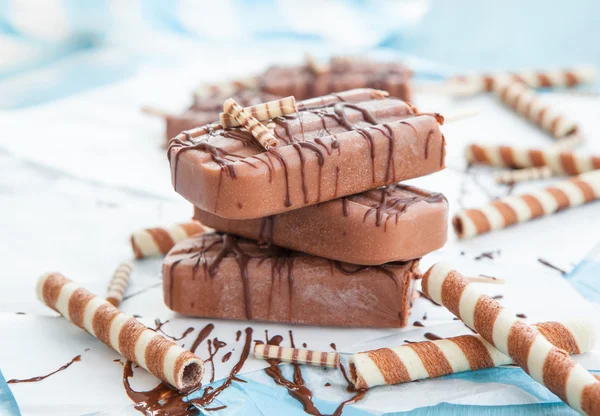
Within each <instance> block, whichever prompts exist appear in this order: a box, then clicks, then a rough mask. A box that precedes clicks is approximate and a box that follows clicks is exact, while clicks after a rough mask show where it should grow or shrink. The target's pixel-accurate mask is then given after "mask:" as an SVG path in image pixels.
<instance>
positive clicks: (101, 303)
mask: <svg viewBox="0 0 600 416" xmlns="http://www.w3.org/2000/svg"><path fill="white" fill-rule="evenodd" d="M36 292H37V296H38V299H40V300H41V301H42V302H44V303H45V304H46V305H47V306H49V307H50V308H52V309H54V310H55V311H56V312H58V313H59V314H61V315H62V316H63V317H65V318H67V319H68V320H69V321H71V323H73V324H75V325H76V326H78V327H79V328H81V329H83V330H85V331H87V332H88V333H90V334H91V335H93V336H94V337H96V338H98V339H99V340H100V341H102V342H103V343H105V344H106V345H108V346H109V347H111V348H113V349H114V350H115V351H117V352H118V353H119V354H121V355H122V356H123V357H125V358H126V359H128V360H130V361H133V362H134V363H136V364H137V365H139V366H140V367H143V368H145V369H146V370H148V371H149V372H150V373H152V374H154V375H155V376H156V377H158V378H159V379H161V380H163V381H164V382H166V383H168V384H170V385H171V386H173V387H175V388H177V389H178V390H180V391H183V392H189V391H192V390H195V389H197V388H198V387H200V384H201V381H202V376H203V374H204V362H203V361H202V360H201V359H200V358H198V357H196V356H195V355H194V354H192V353H191V352H189V351H187V350H184V349H183V348H181V347H179V346H177V344H175V343H174V342H171V341H169V340H167V339H165V338H164V337H163V336H161V335H159V334H157V333H156V331H154V330H152V329H150V328H148V327H146V326H145V325H143V324H141V323H140V322H138V320H137V319H135V318H133V317H131V316H128V315H125V314H124V313H122V312H120V311H119V310H118V309H117V308H115V307H114V306H113V305H112V304H110V303H109V302H108V301H107V300H105V299H102V298H101V297H99V296H95V295H93V294H91V293H90V292H88V291H87V290H85V289H83V288H82V287H79V286H78V285H77V284H75V283H73V282H72V281H71V280H70V279H67V278H66V277H64V276H63V275H62V274H60V273H47V274H45V275H43V276H41V277H40V278H39V280H38V282H37V286H36Z"/></svg>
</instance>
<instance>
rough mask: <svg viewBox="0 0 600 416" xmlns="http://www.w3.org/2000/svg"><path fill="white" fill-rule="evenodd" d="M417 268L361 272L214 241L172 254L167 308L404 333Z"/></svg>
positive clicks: (207, 237)
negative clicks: (402, 330) (372, 328)
mask: <svg viewBox="0 0 600 416" xmlns="http://www.w3.org/2000/svg"><path fill="white" fill-rule="evenodd" d="M417 267H418V260H413V261H408V262H396V263H390V264H385V265H382V266H371V267H367V266H356V265H351V264H347V263H340V262H336V261H332V260H327V259H324V258H321V257H314V256H309V255H305V254H303V253H299V252H294V251H290V250H286V249H282V248H279V247H277V246H273V245H271V246H269V247H263V246H260V245H259V244H257V243H255V242H252V241H249V240H245V239H241V238H238V237H234V236H232V235H228V234H219V233H210V234H198V235H195V236H193V237H190V238H188V239H187V240H185V241H183V242H181V243H178V244H177V245H176V246H175V247H174V248H173V249H172V250H171V251H170V252H169V254H168V255H167V256H166V258H165V261H164V264H163V279H164V280H163V288H164V296H165V303H166V305H167V306H168V307H169V308H171V309H172V310H174V311H175V312H179V313H182V314H184V315H191V316H200V317H211V318H223V319H237V320H259V321H273V322H288V323H297V324H310V325H325V326H354V327H403V326H405V325H406V324H407V319H408V314H409V309H410V301H409V299H410V295H411V293H412V290H413V289H412V281H413V278H414V277H415V275H416V274H417V273H418V271H417Z"/></svg>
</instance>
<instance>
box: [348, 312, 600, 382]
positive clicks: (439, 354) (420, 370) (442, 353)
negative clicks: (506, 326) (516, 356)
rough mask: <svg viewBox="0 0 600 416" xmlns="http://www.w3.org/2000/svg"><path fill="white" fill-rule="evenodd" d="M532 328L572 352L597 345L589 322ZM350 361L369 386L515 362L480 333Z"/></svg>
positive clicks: (383, 350) (354, 375)
mask: <svg viewBox="0 0 600 416" xmlns="http://www.w3.org/2000/svg"><path fill="white" fill-rule="evenodd" d="M532 328H533V330H534V331H536V332H537V333H539V334H541V335H542V336H543V337H544V338H546V339H547V340H548V341H549V342H550V343H551V344H552V345H554V346H556V347H558V348H562V349H563V350H565V351H566V352H568V353H569V354H583V353H585V352H588V351H590V350H592V349H593V348H594V326H593V325H592V324H591V322H588V321H571V322H565V323H560V322H544V323H540V324H537V325H533V326H532ZM348 362H349V371H350V380H351V381H352V383H353V384H354V386H355V387H356V388H357V389H368V388H371V387H375V386H381V385H389V384H398V383H407V382H409V381H414V380H421V379H426V378H435V377H441V376H445V375H448V374H454V373H460V372H463V371H472V370H473V371H474V370H480V369H483V368H492V367H499V366H502V365H507V364H512V362H513V361H512V359H511V358H510V357H508V356H506V355H504V354H502V353H501V352H500V351H498V350H497V349H496V348H494V347H493V346H492V345H491V344H490V343H489V342H487V341H486V340H485V339H483V338H482V337H481V336H480V335H461V336H458V337H452V338H447V339H440V340H436V341H424V342H416V343H411V344H406V345H402V346H400V347H395V348H381V349H377V350H372V351H365V352H360V353H358V354H353V355H351V356H350V358H349V360H348Z"/></svg>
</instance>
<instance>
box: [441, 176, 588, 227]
mask: <svg viewBox="0 0 600 416" xmlns="http://www.w3.org/2000/svg"><path fill="white" fill-rule="evenodd" d="M598 198H600V170H594V171H592V172H587V173H583V174H581V175H579V176H575V177H573V178H571V179H568V180H565V181H562V182H558V183H557V184H555V185H553V186H550V187H548V188H545V189H540V190H538V191H535V192H531V193H527V194H521V195H510V196H507V197H504V198H500V199H497V200H494V201H492V202H491V203H489V204H488V205H484V206H482V207H481V208H476V209H466V210H463V211H460V212H458V213H457V214H456V215H455V216H454V218H453V219H452V225H453V226H454V231H455V232H456V235H457V236H458V237H459V238H470V237H474V236H476V235H478V234H483V233H487V232H489V231H493V230H498V229H501V228H505V227H508V226H509V225H512V224H517V223H520V222H525V221H529V220H531V219H533V218H538V217H543V216H545V215H550V214H554V213H555V212H557V211H560V210H563V209H566V208H569V207H575V206H579V205H582V204H585V203H587V202H590V201H594V200H596V199H598Z"/></svg>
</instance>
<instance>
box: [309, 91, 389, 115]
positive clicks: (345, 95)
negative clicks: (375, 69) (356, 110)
mask: <svg viewBox="0 0 600 416" xmlns="http://www.w3.org/2000/svg"><path fill="white" fill-rule="evenodd" d="M389 96H390V93H389V92H387V91H383V90H376V89H373V88H356V89H353V90H348V91H341V92H338V93H335V94H327V95H324V96H322V97H315V98H308V99H306V100H302V101H300V102H299V103H298V108H299V109H301V110H306V109H310V108H318V107H325V106H328V105H331V104H335V103H341V102H346V101H350V102H352V101H367V100H383V99H384V98H387V97H389Z"/></svg>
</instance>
